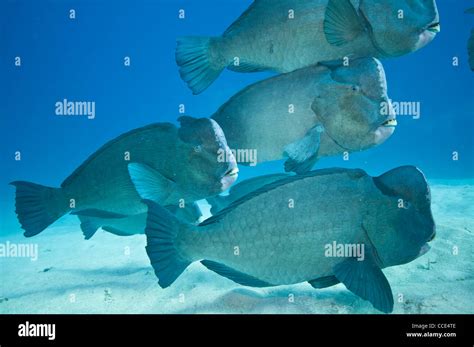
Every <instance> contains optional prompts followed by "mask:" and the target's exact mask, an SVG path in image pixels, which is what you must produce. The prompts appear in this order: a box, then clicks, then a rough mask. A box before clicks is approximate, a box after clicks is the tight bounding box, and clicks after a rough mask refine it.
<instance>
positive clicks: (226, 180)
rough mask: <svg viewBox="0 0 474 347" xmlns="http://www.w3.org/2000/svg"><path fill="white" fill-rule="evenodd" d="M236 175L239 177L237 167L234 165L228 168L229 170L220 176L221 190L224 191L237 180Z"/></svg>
mask: <svg viewBox="0 0 474 347" xmlns="http://www.w3.org/2000/svg"><path fill="white" fill-rule="evenodd" d="M238 177H239V168H238V167H234V168H232V169H230V170H229V171H227V172H226V173H225V175H224V177H222V179H221V190H222V191H225V190H227V189H229V188H230V187H231V186H232V185H233V184H234V182H235V181H236V180H237V178H238Z"/></svg>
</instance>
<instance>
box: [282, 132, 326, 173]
mask: <svg viewBox="0 0 474 347" xmlns="http://www.w3.org/2000/svg"><path fill="white" fill-rule="evenodd" d="M323 131H324V128H323V127H322V126H320V125H318V126H315V127H313V128H312V129H311V130H309V131H308V133H307V134H306V135H305V136H304V137H303V138H302V139H300V140H298V141H295V142H293V143H290V144H289V145H287V146H286V147H285V149H284V154H285V155H286V156H287V157H288V160H287V161H286V162H285V171H286V172H290V171H291V172H296V173H297V174H303V173H305V172H307V171H310V170H311V168H312V167H313V165H314V164H315V163H316V161H317V160H318V151H319V145H320V143H321V133H322V132H323Z"/></svg>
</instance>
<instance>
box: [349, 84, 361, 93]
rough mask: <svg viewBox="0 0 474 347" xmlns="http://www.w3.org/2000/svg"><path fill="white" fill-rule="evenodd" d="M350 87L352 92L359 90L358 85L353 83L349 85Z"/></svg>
mask: <svg viewBox="0 0 474 347" xmlns="http://www.w3.org/2000/svg"><path fill="white" fill-rule="evenodd" d="M351 89H352V91H353V92H360V87H359V86H356V85H353V86H352V87H351Z"/></svg>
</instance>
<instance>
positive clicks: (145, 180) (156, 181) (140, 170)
mask: <svg viewBox="0 0 474 347" xmlns="http://www.w3.org/2000/svg"><path fill="white" fill-rule="evenodd" d="M128 173H129V175H130V179H131V180H132V182H133V184H134V186H135V189H136V191H137V193H138V194H139V195H140V197H141V198H142V199H146V200H151V201H155V202H157V203H160V202H163V201H165V200H166V199H167V198H168V197H169V196H170V195H171V192H172V191H173V188H174V187H175V185H176V183H175V182H173V181H171V180H170V179H168V178H166V177H165V176H163V175H162V174H161V173H159V172H158V171H157V170H155V169H153V168H151V167H150V166H148V165H146V164H139V163H130V164H128Z"/></svg>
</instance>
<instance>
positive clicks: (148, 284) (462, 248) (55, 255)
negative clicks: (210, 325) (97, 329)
mask: <svg viewBox="0 0 474 347" xmlns="http://www.w3.org/2000/svg"><path fill="white" fill-rule="evenodd" d="M447 183H449V181H446V184H444V185H442V184H439V183H438V182H437V183H436V185H434V186H432V195H433V213H434V217H435V220H436V223H437V237H436V239H435V240H434V241H433V242H432V243H431V246H432V249H431V250H430V251H429V252H428V253H427V254H426V255H424V256H423V257H421V258H419V259H417V260H416V261H414V262H412V263H410V264H407V265H403V266H398V267H394V268H389V269H385V270H384V272H385V274H386V276H387V278H388V280H389V282H390V283H391V285H392V289H393V293H394V296H395V309H394V313H474V300H473V299H474V266H473V260H474V186H473V185H459V184H458V185H447ZM70 225H74V227H71V226H70ZM7 241H10V242H14V243H31V242H33V243H37V244H38V251H39V254H38V260H37V261H31V260H30V259H27V258H0V265H1V268H0V273H1V282H0V313H378V312H377V311H376V310H374V309H373V308H372V306H371V305H370V304H369V303H368V302H366V301H364V300H362V299H360V298H358V297H357V296H355V295H353V294H352V293H350V292H349V291H348V290H347V289H345V287H344V286H343V285H341V284H340V285H337V286H335V287H332V288H328V289H323V290H315V289H313V288H312V287H311V286H310V285H309V284H306V283H305V284H299V285H293V286H284V287H277V288H271V289H255V288H248V287H242V286H239V285H237V284H235V283H233V282H231V281H229V280H227V279H225V278H222V277H220V276H218V275H216V274H214V273H213V272H211V271H209V270H207V269H205V268H204V267H203V266H202V265H200V264H193V265H191V266H190V267H189V268H188V269H187V270H186V271H185V272H184V273H183V275H182V276H181V277H180V278H179V279H178V280H177V281H176V282H175V283H174V284H173V285H172V286H171V287H170V288H168V289H161V288H160V287H159V286H158V285H157V283H156V278H155V276H154V274H153V270H152V268H151V267H150V266H149V261H148V258H147V256H146V253H145V249H144V247H145V238H144V236H142V235H138V236H133V237H118V236H115V235H112V234H109V233H106V232H103V231H99V232H97V234H96V235H95V236H94V237H93V238H92V239H91V240H89V241H85V240H83V237H82V233H81V232H80V230H79V225H78V223H77V221H76V218H75V217H71V216H70V217H66V218H63V219H62V220H61V221H60V222H58V223H56V224H55V225H54V226H53V227H51V228H49V229H47V230H46V231H45V232H43V233H42V234H40V235H39V236H36V237H34V238H30V239H25V238H24V237H23V236H22V235H21V233H20V231H19V232H18V234H17V235H15V236H13V237H2V238H0V243H6V242H7ZM455 247H457V248H458V254H457V255H456V254H453V253H456V252H455V250H456V249H455ZM45 270H46V271H45ZM399 294H403V300H402V302H398V299H399ZM292 299H294V300H292Z"/></svg>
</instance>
